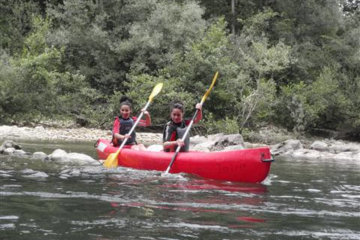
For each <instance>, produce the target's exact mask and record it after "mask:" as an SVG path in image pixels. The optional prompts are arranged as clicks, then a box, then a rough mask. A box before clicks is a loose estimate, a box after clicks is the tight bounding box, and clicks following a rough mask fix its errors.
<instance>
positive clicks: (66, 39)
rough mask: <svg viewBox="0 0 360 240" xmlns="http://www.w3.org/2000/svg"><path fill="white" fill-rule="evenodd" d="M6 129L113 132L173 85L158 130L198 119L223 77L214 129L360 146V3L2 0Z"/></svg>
mask: <svg viewBox="0 0 360 240" xmlns="http://www.w3.org/2000/svg"><path fill="white" fill-rule="evenodd" d="M0 11H1V15H0V121H1V122H2V123H26V122H38V121H41V120H42V119H58V118H61V119H78V120H81V121H79V123H80V122H81V123H82V124H87V125H88V126H97V127H98V126H101V127H109V126H110V125H111V122H112V119H113V116H114V115H115V114H117V113H118V106H119V99H120V97H121V96H122V95H124V94H126V95H128V96H130V97H132V98H133V100H134V102H135V106H134V107H135V109H134V112H135V113H136V112H138V111H139V110H140V108H141V107H142V106H143V105H144V104H145V102H146V101H147V97H148V95H149V94H150V92H151V89H152V87H153V86H154V85H155V84H156V83H157V82H164V83H165V86H164V89H163V91H162V93H161V94H160V95H159V96H157V97H156V99H155V101H154V103H153V105H152V106H151V108H150V110H151V112H152V113H153V114H152V117H153V122H154V123H155V125H156V124H162V123H163V122H164V121H166V119H167V118H168V116H169V103H170V102H171V101H173V100H181V101H183V102H184V103H185V104H186V106H187V109H186V111H187V115H189V116H190V115H191V114H192V113H193V111H194V109H193V107H194V106H195V103H196V102H198V101H199V100H200V99H201V96H202V95H203V93H204V92H205V90H206V89H207V87H208V86H209V84H210V83H211V80H212V77H213V75H214V73H215V72H216V71H219V79H218V83H217V84H216V86H215V89H214V91H213V92H212V93H211V95H210V97H209V98H208V100H207V101H206V103H205V105H204V117H205V120H204V121H203V122H202V127H203V129H206V130H207V131H208V132H209V133H210V132H219V131H221V132H226V133H233V132H241V131H244V130H246V129H255V128H258V127H261V126H265V125H268V124H272V125H278V126H283V127H286V128H288V129H289V130H292V131H295V132H298V133H305V132H310V133H319V132H332V131H335V132H340V133H342V134H344V136H347V137H353V138H357V139H359V138H360V1H358V0H304V1H293V0H281V1H280V0H272V1H263V0H258V1H246V0H231V1H229V0H227V1H225V0H216V1H206V0H202V1H194V0H177V1H176V0H136V1H132V0H106V1H104V0H96V1H95V0H94V1H83V0H71V1H70V0H61V1H56V0H29V1H19V0H13V1H5V0H0Z"/></svg>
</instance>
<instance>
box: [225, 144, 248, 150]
mask: <svg viewBox="0 0 360 240" xmlns="http://www.w3.org/2000/svg"><path fill="white" fill-rule="evenodd" d="M241 149H245V147H244V146H243V145H242V144H239V145H232V146H227V147H225V148H224V149H223V150H222V151H233V150H241Z"/></svg>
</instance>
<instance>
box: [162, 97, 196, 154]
mask: <svg viewBox="0 0 360 240" xmlns="http://www.w3.org/2000/svg"><path fill="white" fill-rule="evenodd" d="M195 108H196V109H197V111H198V114H197V115H196V118H195V119H194V123H198V122H199V121H200V120H201V119H202V111H201V109H202V105H201V104H200V103H197V104H196V106H195ZM179 110H180V111H178V110H177V109H176V107H173V109H172V111H171V113H170V117H171V121H172V122H171V123H172V125H173V126H177V127H184V128H185V126H187V125H188V124H189V123H190V120H187V121H184V124H181V122H182V121H183V119H182V116H183V109H179ZM177 114H179V115H180V117H177ZM172 131H175V128H173V129H168V127H167V126H166V127H165V129H164V138H163V147H164V150H165V151H169V150H170V151H171V149H173V150H172V151H175V148H176V147H177V146H180V147H183V146H184V145H185V142H184V141H183V140H182V139H181V136H178V134H174V136H171V135H172V134H171V133H172ZM175 135H176V136H177V138H176V137H175Z"/></svg>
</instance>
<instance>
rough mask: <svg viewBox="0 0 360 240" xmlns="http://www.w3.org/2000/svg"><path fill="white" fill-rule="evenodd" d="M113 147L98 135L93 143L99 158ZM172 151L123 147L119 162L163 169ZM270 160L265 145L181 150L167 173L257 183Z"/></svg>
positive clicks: (265, 172) (263, 175)
mask: <svg viewBox="0 0 360 240" xmlns="http://www.w3.org/2000/svg"><path fill="white" fill-rule="evenodd" d="M116 150H117V148H116V147H114V146H113V145H112V144H111V143H110V141H109V140H105V139H99V140H98V142H97V144H96V151H97V154H98V157H99V159H106V158H107V157H108V156H109V154H110V153H114V152H116ZM173 155H174V153H168V152H151V151H136V150H131V149H126V148H124V149H122V150H121V152H120V154H119V156H118V165H119V166H122V167H129V168H136V169H141V170H157V171H165V170H166V169H167V167H168V166H169V164H170V161H171V158H172V156H173ZM272 161H273V159H272V158H271V154H270V149H269V148H268V147H261V148H250V149H243V150H235V151H224V152H184V153H179V154H178V156H177V157H176V160H175V162H174V164H173V166H172V168H171V170H170V173H180V172H183V173H189V174H194V175H198V176H200V177H203V178H209V179H216V180H225V181H235V182H251V183H257V182H262V181H263V180H264V179H265V178H266V177H267V175H268V173H269V171H270V165H271V162H272Z"/></svg>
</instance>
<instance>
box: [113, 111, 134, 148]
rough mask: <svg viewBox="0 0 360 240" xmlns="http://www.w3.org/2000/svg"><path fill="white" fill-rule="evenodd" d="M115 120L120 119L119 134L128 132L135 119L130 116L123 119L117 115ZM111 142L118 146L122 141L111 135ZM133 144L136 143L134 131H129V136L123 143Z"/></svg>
mask: <svg viewBox="0 0 360 240" xmlns="http://www.w3.org/2000/svg"><path fill="white" fill-rule="evenodd" d="M117 120H118V121H120V127H119V133H120V134H121V135H126V134H128V133H129V132H130V130H131V128H132V126H133V125H134V123H135V121H134V120H133V119H132V118H128V119H123V118H122V117H118V118H117ZM113 143H114V145H116V146H118V145H121V143H122V141H121V140H118V139H116V138H114V137H113ZM134 144H136V133H135V131H133V132H132V133H131V138H128V140H127V141H126V144H125V145H134Z"/></svg>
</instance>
